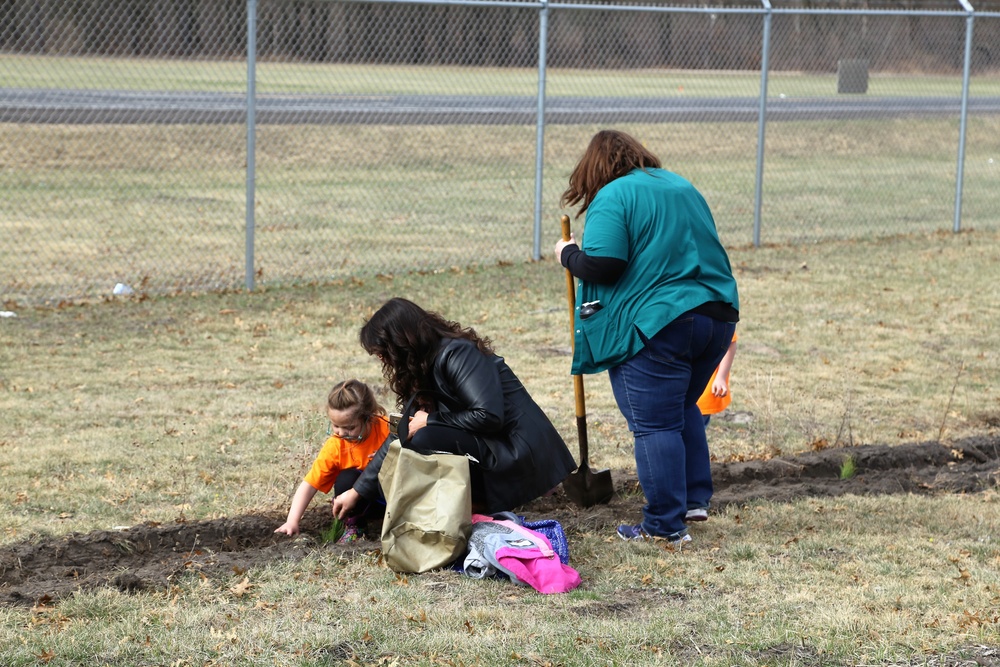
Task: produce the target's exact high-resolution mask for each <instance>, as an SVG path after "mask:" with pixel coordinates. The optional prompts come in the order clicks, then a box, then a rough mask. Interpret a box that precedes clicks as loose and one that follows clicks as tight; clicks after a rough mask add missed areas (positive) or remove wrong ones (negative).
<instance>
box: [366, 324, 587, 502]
mask: <svg viewBox="0 0 1000 667" xmlns="http://www.w3.org/2000/svg"><path fill="white" fill-rule="evenodd" d="M431 379H432V382H431V386H430V387H428V389H429V390H430V391H431V392H432V393H433V394H435V395H437V396H439V397H440V399H441V400H439V401H438V409H437V410H435V411H434V412H432V413H431V414H430V416H429V417H428V419H427V423H428V425H431V424H440V425H444V426H451V427H454V428H459V429H462V430H463V431H467V432H469V433H473V434H475V435H476V436H477V437H479V438H480V439H481V440H482V442H483V443H484V444H485V447H486V448H487V449H488V451H489V454H490V456H488V457H486V458H485V460H480V461H479V462H478V466H479V468H480V470H481V473H482V484H483V487H484V488H483V489H482V491H483V493H482V494H481V495H482V496H483V497H484V498H485V502H486V505H487V507H486V508H485V510H486V511H487V512H490V513H493V512H500V511H504V510H511V509H514V508H515V507H517V506H519V505H523V504H524V503H527V502H530V501H532V500H534V499H535V498H538V497H539V496H541V495H542V494H544V493H546V492H547V491H549V490H550V489H553V488H555V487H556V486H558V484H559V483H560V482H562V480H563V479H565V478H566V476H567V475H569V473H571V472H572V471H573V470H575V469H576V462H575V461H574V460H573V456H572V454H570V452H569V449H567V447H566V443H565V442H563V439H562V437H561V436H560V435H559V433H558V432H557V431H556V429H555V427H554V426H553V425H552V422H551V421H549V418H548V417H547V416H546V415H545V413H544V412H542V409H541V408H540V407H538V404H537V403H535V401H534V400H533V399H532V398H531V396H530V395H529V394H528V391H527V390H526V389H525V388H524V385H522V384H521V381H520V380H519V379H518V378H517V376H516V375H514V372H513V371H512V370H511V369H510V367H509V366H507V364H506V363H505V362H504V360H503V358H502V357H499V356H496V355H488V356H487V355H484V354H482V353H481V352H480V351H479V349H478V348H477V347H476V345H475V344H474V343H472V342H471V341H468V340H465V339H445V340H444V341H442V343H441V349H440V350H439V351H438V354H437V357H436V358H435V360H434V367H433V372H432V378H431ZM386 451H388V445H384V446H383V447H382V448H381V449H380V450H379V452H378V453H377V454H376V455H375V458H374V459H373V460H372V461H371V463H369V464H368V466H367V467H366V468H365V470H364V472H363V473H362V475H361V477H359V478H358V481H357V482H356V483H355V484H354V489H355V490H356V491H357V492H358V493H359V494H360V495H361V496H362V497H364V498H366V499H368V500H372V499H375V498H377V497H379V495H380V492H381V491H380V489H379V488H378V471H379V469H380V468H381V466H382V460H383V459H384V458H385V453H386ZM474 478H475V476H474Z"/></svg>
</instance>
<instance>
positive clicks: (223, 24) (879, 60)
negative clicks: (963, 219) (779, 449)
mask: <svg viewBox="0 0 1000 667" xmlns="http://www.w3.org/2000/svg"><path fill="white" fill-rule="evenodd" d="M644 2H646V4H650V3H649V2H648V0H644ZM724 3H729V4H732V5H733V6H741V7H745V6H746V4H745V3H742V4H739V5H737V2H735V1H734V0H723V2H718V0H717V4H716V5H714V6H718V7H719V10H720V11H719V12H716V13H711V14H709V13H703V12H699V13H664V12H622V11H610V10H607V9H600V8H595V9H593V10H579V9H576V10H569V9H560V8H559V6H558V5H557V4H554V5H551V7H552V10H551V11H550V18H549V39H548V44H547V56H548V64H549V66H552V67H575V68H600V69H609V68H611V69H615V68H676V69H705V70H756V69H759V68H760V64H761V40H762V33H763V18H762V17H761V16H760V15H758V14H746V13H725V11H724V9H725V4H724ZM620 4H630V5H636V4H638V3H636V2H627V3H626V2H621V3H620ZM988 4H996V5H1000V0H990V2H989V3H976V6H977V9H990V7H988V6H987V5H988ZM671 6H680V5H678V4H677V3H671ZM693 6H698V7H705V6H706V5H705V4H704V3H700V4H697V5H693ZM800 6H801V7H803V8H809V7H810V6H821V5H816V4H815V3H812V2H811V0H800ZM879 6H880V7H882V8H889V7H891V8H895V9H918V8H920V7H921V4H920V2H917V1H916V0H897V1H896V2H893V3H880V4H879ZM934 6H935V7H936V8H937V9H940V8H941V5H940V4H935V5H934ZM957 8H958V5H957V3H956V9H957ZM996 9H1000V6H998V7H997V8H996ZM246 21H247V12H246V0H0V51H2V52H4V53H8V54H9V53H18V54H47V55H88V56H120V57H184V58H198V59H206V58H207V59H242V58H244V57H245V56H246ZM772 21H773V22H772V28H771V45H772V50H771V53H770V62H771V68H772V69H775V70H798V71H820V72H822V71H835V70H836V68H837V63H838V61H840V60H842V59H857V60H864V61H867V63H868V64H869V66H870V67H871V68H872V69H873V70H879V71H920V72H941V73H953V72H957V71H960V70H961V67H962V63H963V52H964V44H965V25H966V22H965V19H964V18H963V17H961V16H945V17H939V16H896V15H893V16H857V15H855V16H850V15H831V14H815V13H813V14H810V13H802V14H794V15H786V14H780V15H775V16H774V18H773V20H772ZM538 33H539V19H538V12H537V10H535V9H531V8H518V7H510V8H507V7H502V6H501V7H496V6H490V7H486V6H483V7H476V6H458V5H432V4H424V5H415V4H386V3H375V4H366V3H363V2H338V1H330V0H312V1H302V0H259V3H258V15H257V53H258V58H260V59H261V60H268V59H270V60H282V61H300V62H329V63H372V64H414V65H456V66H487V67H534V66H535V65H536V64H537V60H538ZM973 43H974V49H973V67H974V70H975V71H977V72H981V71H986V70H990V71H996V70H997V69H1000V20H997V19H996V18H992V19H987V18H984V19H980V20H977V21H976V29H975V36H974V40H973Z"/></svg>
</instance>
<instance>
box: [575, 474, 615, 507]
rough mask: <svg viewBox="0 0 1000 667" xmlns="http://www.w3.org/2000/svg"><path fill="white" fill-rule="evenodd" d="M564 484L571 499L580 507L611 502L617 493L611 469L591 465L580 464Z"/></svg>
mask: <svg viewBox="0 0 1000 667" xmlns="http://www.w3.org/2000/svg"><path fill="white" fill-rule="evenodd" d="M562 484H563V491H565V492H566V495H567V496H569V499H570V500H572V501H573V502H574V503H576V504H577V505H579V506H580V507H593V506H594V505H598V504H605V503H609V502H611V498H612V497H613V496H614V495H615V485H614V482H613V481H612V480H611V471H610V470H591V469H590V467H589V466H585V465H584V466H580V467H579V468H578V469H577V470H576V471H574V472H571V473H570V474H569V476H568V477H567V478H566V479H564V480H563V483H562Z"/></svg>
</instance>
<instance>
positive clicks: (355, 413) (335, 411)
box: [274, 380, 395, 542]
mask: <svg viewBox="0 0 1000 667" xmlns="http://www.w3.org/2000/svg"><path fill="white" fill-rule="evenodd" d="M326 412H327V417H329V419H330V430H329V431H328V432H327V433H328V435H329V436H330V437H329V438H327V440H326V442H325V443H324V444H323V448H322V449H321V450H320V452H319V454H318V455H317V456H316V460H315V461H314V462H313V464H312V468H311V469H310V470H309V472H308V473H307V474H306V476H305V479H303V480H302V483H301V484H299V488H298V489H297V490H296V491H295V495H294V496H293V497H292V506H291V508H290V509H289V510H288V518H287V519H286V520H285V523H283V524H281V526H279V527H278V528H277V529H276V530H275V531H274V532H276V533H284V534H285V535H296V534H298V532H299V521H300V520H301V519H302V515H303V514H304V513H305V511H306V507H308V506H309V503H310V501H312V499H313V496H315V495H316V492H317V491H322V492H323V493H330V490H331V489H333V490H334V496H339V495H340V494H342V493H344V492H346V491H349V490H350V489H351V488H353V486H354V483H355V482H356V481H357V479H358V477H359V476H360V475H361V471H362V470H364V469H365V466H367V465H368V462H369V461H371V460H372V457H373V456H374V455H375V452H377V451H378V450H379V448H380V447H381V446H382V444H383V443H384V442H386V441H387V440H389V439H391V438H393V437H395V436H394V435H391V434H390V429H389V421H388V419H387V418H386V415H385V408H383V407H382V406H381V405H379V403H378V400H377V399H376V398H375V393H374V392H373V391H372V389H371V387H369V386H368V385H367V384H365V383H364V382H361V381H359V380H345V381H344V382H340V383H339V384H337V385H336V386H335V387H334V388H333V389H332V390H331V391H330V395H329V397H328V398H327V401H326ZM370 509H371V504H369V503H360V504H359V505H358V506H357V507H355V508H354V511H353V512H352V514H351V516H348V517H347V518H346V519H345V524H346V529H345V531H344V534H343V535H342V536H341V538H340V539H339V540H338V542H349V541H353V540H356V539H358V537H359V536H360V534H362V533H364V528H365V522H366V519H367V515H368V514H369V510H370Z"/></svg>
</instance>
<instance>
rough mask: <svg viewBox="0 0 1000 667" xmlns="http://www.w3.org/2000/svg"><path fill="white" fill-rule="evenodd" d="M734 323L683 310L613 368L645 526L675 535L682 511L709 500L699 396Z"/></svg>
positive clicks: (613, 386)
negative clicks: (632, 447) (632, 446)
mask: <svg viewBox="0 0 1000 667" xmlns="http://www.w3.org/2000/svg"><path fill="white" fill-rule="evenodd" d="M735 329H736V324H735V323H732V322H722V321H719V320H715V319H712V318H711V317H706V316H704V315H698V314H695V313H690V312H688V313H684V314H683V315H681V316H680V317H678V318H677V319H676V320H674V321H673V322H671V323H670V324H668V325H667V326H666V327H664V328H663V330H661V331H660V332H659V333H657V334H656V335H655V336H653V337H652V338H650V339H648V340H646V341H645V342H646V347H644V348H643V349H642V350H641V351H640V352H639V353H638V354H637V355H635V356H634V357H632V358H631V359H629V360H628V361H626V362H625V363H623V364H621V365H620V366H616V367H614V368H612V369H610V370H609V371H608V375H609V377H610V379H611V389H612V391H613V392H614V395H615V401H617V403H618V408H619V409H620V410H621V411H622V414H623V415H624V416H625V420H626V421H627V422H628V427H629V430H630V431H632V434H633V436H634V437H635V465H636V470H637V471H638V473H639V484H640V485H642V491H643V494H645V496H646V505H645V506H644V507H643V508H642V513H643V522H642V528H643V530H645V531H646V532H647V533H649V534H650V535H654V536H659V537H666V538H668V539H677V538H679V537H681V536H683V535H686V534H687V527H686V526H685V524H684V515H685V513H687V510H689V509H693V508H696V507H708V503H709V500H710V499H711V498H712V471H711V467H710V465H709V455H708V441H707V440H706V439H705V420H704V419H703V418H702V415H701V411H700V410H699V409H698V398H699V397H700V396H701V393H702V392H703V391H704V390H705V386H706V385H707V384H708V381H709V380H710V379H711V377H712V372H713V371H714V370H715V368H716V367H717V366H718V365H719V362H720V361H722V357H724V356H725V354H726V350H728V349H729V343H730V341H732V339H733V333H734V332H735Z"/></svg>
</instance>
